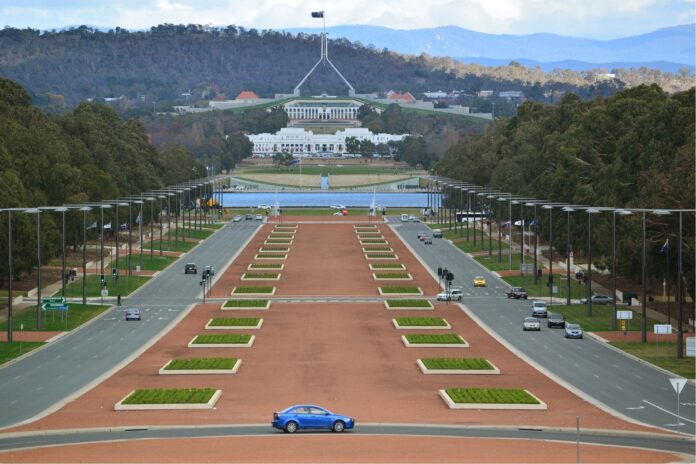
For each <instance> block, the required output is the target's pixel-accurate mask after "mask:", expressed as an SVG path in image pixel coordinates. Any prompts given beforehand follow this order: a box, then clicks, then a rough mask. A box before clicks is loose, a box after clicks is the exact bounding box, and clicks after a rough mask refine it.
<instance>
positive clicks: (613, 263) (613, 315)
mask: <svg viewBox="0 0 696 464" xmlns="http://www.w3.org/2000/svg"><path fill="white" fill-rule="evenodd" d="M617 214H619V215H621V216H630V215H631V214H633V213H632V212H630V211H628V210H625V209H615V210H614V211H613V212H612V227H611V297H612V302H613V308H614V310H613V311H612V313H611V328H612V330H616V329H617V321H616V215H617Z"/></svg>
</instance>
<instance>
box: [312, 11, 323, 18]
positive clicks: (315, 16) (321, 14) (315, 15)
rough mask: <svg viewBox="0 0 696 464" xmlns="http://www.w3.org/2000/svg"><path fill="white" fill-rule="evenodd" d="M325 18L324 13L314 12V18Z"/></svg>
mask: <svg viewBox="0 0 696 464" xmlns="http://www.w3.org/2000/svg"><path fill="white" fill-rule="evenodd" d="M323 17H324V12H323V11H312V18H323Z"/></svg>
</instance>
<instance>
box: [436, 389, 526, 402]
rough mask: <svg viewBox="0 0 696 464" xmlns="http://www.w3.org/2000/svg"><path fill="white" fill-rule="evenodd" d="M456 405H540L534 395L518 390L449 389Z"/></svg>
mask: <svg viewBox="0 0 696 464" xmlns="http://www.w3.org/2000/svg"><path fill="white" fill-rule="evenodd" d="M446 391H447V394H448V395H449V397H450V398H452V401H454V402H455V403H487V404H539V401H537V400H536V399H534V397H533V396H532V395H530V394H529V393H527V392H526V391H524V390H520V389H516V388H448V389H447V390H446Z"/></svg>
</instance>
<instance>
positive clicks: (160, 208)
mask: <svg viewBox="0 0 696 464" xmlns="http://www.w3.org/2000/svg"><path fill="white" fill-rule="evenodd" d="M157 198H158V199H159V220H160V227H159V255H160V258H161V257H162V199H163V198H165V196H164V195H157ZM167 212H169V211H167Z"/></svg>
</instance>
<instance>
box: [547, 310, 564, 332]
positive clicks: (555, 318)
mask: <svg viewBox="0 0 696 464" xmlns="http://www.w3.org/2000/svg"><path fill="white" fill-rule="evenodd" d="M546 325H547V326H548V327H560V328H561V329H563V328H565V325H566V321H565V316H564V315H563V314H560V313H549V319H548V321H546Z"/></svg>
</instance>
